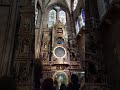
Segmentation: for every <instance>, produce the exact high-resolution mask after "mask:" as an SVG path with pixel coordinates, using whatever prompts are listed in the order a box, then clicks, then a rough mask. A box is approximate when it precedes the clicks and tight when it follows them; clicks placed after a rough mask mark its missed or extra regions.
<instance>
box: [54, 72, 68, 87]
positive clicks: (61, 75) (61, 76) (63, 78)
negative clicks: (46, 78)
mask: <svg viewBox="0 0 120 90" xmlns="http://www.w3.org/2000/svg"><path fill="white" fill-rule="evenodd" d="M53 80H54V81H55V80H56V81H57V82H58V86H59V88H60V86H61V84H62V83H64V84H65V85H67V84H68V75H67V74H66V73H65V72H64V71H56V72H55V74H54V75H53Z"/></svg>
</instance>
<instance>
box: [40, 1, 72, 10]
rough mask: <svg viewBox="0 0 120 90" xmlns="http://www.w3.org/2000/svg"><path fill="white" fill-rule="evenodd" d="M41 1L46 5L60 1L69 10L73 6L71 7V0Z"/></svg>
mask: <svg viewBox="0 0 120 90" xmlns="http://www.w3.org/2000/svg"><path fill="white" fill-rule="evenodd" d="M41 1H42V2H41ZM39 2H41V3H44V4H45V6H50V5H53V4H56V3H58V4H61V5H62V6H64V7H66V8H68V9H69V10H71V8H70V6H71V5H70V4H71V0H39Z"/></svg>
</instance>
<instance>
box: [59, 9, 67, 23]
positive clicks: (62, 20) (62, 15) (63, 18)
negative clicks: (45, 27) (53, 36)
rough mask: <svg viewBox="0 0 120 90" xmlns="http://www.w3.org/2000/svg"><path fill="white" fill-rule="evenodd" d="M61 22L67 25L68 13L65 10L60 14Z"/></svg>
mask: <svg viewBox="0 0 120 90" xmlns="http://www.w3.org/2000/svg"><path fill="white" fill-rule="evenodd" d="M59 20H60V22H62V23H63V24H66V13H65V12H64V11H63V10H61V11H60V12H59Z"/></svg>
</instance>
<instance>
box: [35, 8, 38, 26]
mask: <svg viewBox="0 0 120 90" xmlns="http://www.w3.org/2000/svg"><path fill="white" fill-rule="evenodd" d="M37 21H38V9H35V26H36V25H37Z"/></svg>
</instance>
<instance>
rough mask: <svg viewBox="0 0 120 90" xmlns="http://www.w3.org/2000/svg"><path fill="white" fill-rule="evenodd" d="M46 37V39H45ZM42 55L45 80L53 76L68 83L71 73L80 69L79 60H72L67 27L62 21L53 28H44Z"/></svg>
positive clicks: (61, 81)
mask: <svg viewBox="0 0 120 90" xmlns="http://www.w3.org/2000/svg"><path fill="white" fill-rule="evenodd" d="M45 38H46V39H45ZM42 42H43V44H42V47H41V56H42V64H43V80H44V79H45V78H47V77H52V78H53V79H54V80H56V81H58V82H59V86H60V85H61V83H65V84H68V83H69V81H68V80H69V78H70V75H71V74H73V71H74V73H75V72H77V71H80V69H81V68H80V65H79V63H78V62H77V61H73V60H71V58H70V56H71V53H70V50H69V45H68V34H67V30H66V27H65V25H64V24H63V23H61V22H60V21H58V22H56V23H55V25H54V26H53V28H52V30H48V29H47V28H46V29H44V30H43V38H42Z"/></svg>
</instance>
